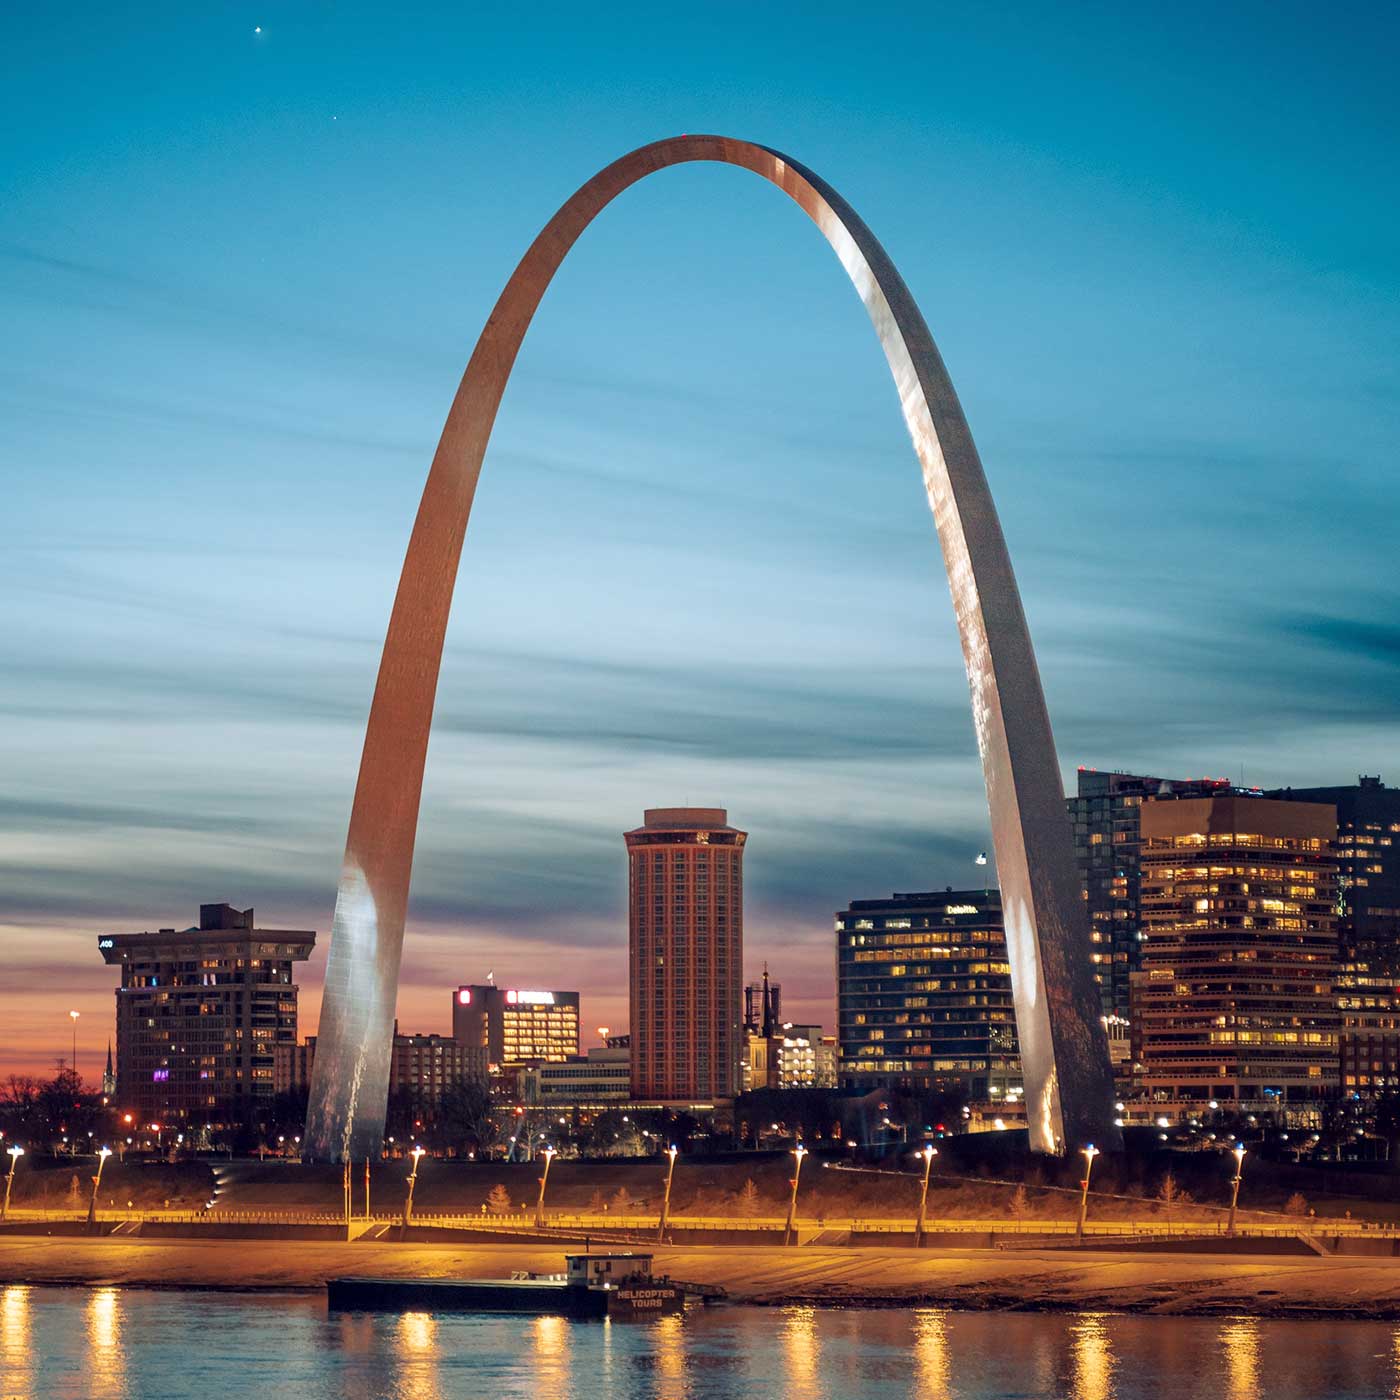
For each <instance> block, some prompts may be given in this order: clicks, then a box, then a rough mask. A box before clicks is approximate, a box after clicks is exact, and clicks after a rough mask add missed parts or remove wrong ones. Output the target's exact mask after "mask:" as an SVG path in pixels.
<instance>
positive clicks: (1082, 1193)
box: [1074, 1142, 1099, 1244]
mask: <svg viewBox="0 0 1400 1400" xmlns="http://www.w3.org/2000/svg"><path fill="white" fill-rule="evenodd" d="M1098 1155H1099V1149H1098V1148H1097V1147H1095V1146H1094V1144H1093V1143H1092V1142H1091V1143H1090V1144H1089V1145H1088V1147H1086V1148H1085V1149H1084V1180H1083V1181H1081V1182H1080V1183H1079V1228H1078V1229H1077V1230H1076V1231H1075V1232H1074V1238H1075V1241H1076V1242H1077V1243H1078V1244H1083V1243H1084V1222H1085V1220H1086V1219H1087V1218H1088V1215H1089V1175H1090V1173H1091V1172H1092V1171H1093V1170H1094V1158H1095V1157H1097V1156H1098Z"/></svg>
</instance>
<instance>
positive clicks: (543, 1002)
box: [506, 991, 554, 1006]
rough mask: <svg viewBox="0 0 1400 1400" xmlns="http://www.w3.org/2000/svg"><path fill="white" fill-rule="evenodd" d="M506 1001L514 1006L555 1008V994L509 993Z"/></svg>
mask: <svg viewBox="0 0 1400 1400" xmlns="http://www.w3.org/2000/svg"><path fill="white" fill-rule="evenodd" d="M506 1000H507V1001H508V1002H509V1003H510V1004H511V1005H512V1006H553V1005H554V993H553V992H514V991H511V992H507V993H506Z"/></svg>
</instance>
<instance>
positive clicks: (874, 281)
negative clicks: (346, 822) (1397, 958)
mask: <svg viewBox="0 0 1400 1400" xmlns="http://www.w3.org/2000/svg"><path fill="white" fill-rule="evenodd" d="M690 161H716V162H719V163H722V164H726V165H734V166H739V167H741V168H743V169H746V170H751V171H753V173H754V174H756V175H760V176H762V177H763V178H764V179H766V180H768V181H769V182H770V183H772V184H774V185H777V186H778V188H779V189H781V190H782V191H783V193H784V194H786V195H787V196H788V197H789V198H790V199H792V200H793V201H794V202H795V203H796V204H798V205H799V206H800V207H801V208H802V209H803V211H804V212H805V213H806V214H807V215H808V217H809V218H811V219H812V221H813V222H814V223H815V224H816V225H817V227H818V228H819V229H821V231H822V233H823V234H824V235H825V237H826V239H827V241H828V242H829V243H830V244H831V246H832V248H833V250H834V251H835V253H836V255H837V257H838V258H839V259H840V261H841V264H842V266H843V267H844V268H845V270H846V272H847V274H848V276H849V277H850V279H851V281H852V283H853V284H854V285H855V288H856V290H857V292H858V293H859V294H860V297H861V300H862V301H863V302H864V303H865V307H866V310H867V311H868V312H869V315H870V319H871V322H872V323H873V325H874V327H875V331H876V334H877V335H878V336H879V339H880V343H881V346H882V347H883V349H884V351H885V357H886V359H887V361H888V362H889V366H890V370H891V373H892V374H893V376H894V380H895V386H896V388H897V390H898V392H899V400H900V406H901V409H902V410H903V413H904V419H905V422H906V424H907V425H908V428H909V431H910V435H911V437H912V439H913V443H914V451H915V454H916V455H917V457H918V459H919V462H920V465H921V466H922V468H923V475H924V485H925V488H926V490H927V492H928V498H929V504H930V506H931V508H932V510H933V515H934V520H935V523H936V526H937V529H938V536H939V541H940V544H941V546H942V550H943V557H944V563H945V566H946V568H947V573H948V582H949V587H950V589H951V592H952V596H953V606H954V612H955V615H956V618H957V623H958V634H959V637H960V639H961V642H962V648H963V659H964V661H965V663H966V666H967V673H968V681H969V685H970V687H971V695H972V715H973V724H974V728H975V730H976V734H977V745H978V750H979V753H980V755H981V758H982V768H983V775H984V777H985V779H986V786H987V802H988V807H989V810H990V814H991V824H992V841H993V846H994V849H995V851H996V857H997V872H998V877H999V880H1000V883H1001V889H1002V907H1003V917H1004V921H1005V925H1006V940H1007V951H1008V957H1009V961H1010V966H1011V979H1012V989H1013V996H1014V1001H1015V1008H1016V1026H1017V1032H1018V1038H1019V1042H1020V1047H1021V1058H1022V1070H1023V1077H1024V1081H1025V1089H1026V1092H1025V1101H1026V1111H1027V1116H1028V1120H1029V1124H1030V1138H1031V1145H1032V1147H1033V1148H1035V1149H1037V1150H1040V1151H1046V1152H1062V1151H1064V1150H1066V1148H1067V1147H1070V1146H1078V1145H1081V1144H1083V1143H1085V1142H1088V1141H1090V1140H1094V1141H1096V1142H1097V1143H1098V1144H1099V1145H1100V1146H1103V1147H1111V1146H1113V1145H1115V1144H1116V1142H1117V1140H1118V1132H1117V1129H1116V1127H1115V1126H1114V1124H1113V1119H1112V1098H1113V1090H1112V1079H1111V1075H1110V1072H1109V1066H1108V1051H1107V1042H1106V1039H1105V1036H1104V1031H1103V1027H1102V1025H1101V1022H1100V1019H1099V999H1098V991H1097V987H1096V984H1095V981H1094V977H1093V970H1092V964H1091V960H1090V945H1089V937H1088V930H1087V926H1086V921H1085V918H1084V912H1083V906H1082V901H1081V897H1080V890H1079V883H1078V877H1077V874H1076V871H1075V865H1074V852H1073V847H1072V843H1071V837H1070V830H1069V821H1068V817H1067V814H1066V812H1065V807H1064V792H1063V788H1062V785H1061V779H1060V772H1059V765H1058V761H1057V759H1056V755H1055V744H1054V738H1053V736H1052V734H1051V730H1050V721H1049V716H1048V714H1047V712H1046V707H1045V700H1044V695H1043V693H1042V690H1041V685H1040V677H1039V673H1038V671H1037V669H1036V663H1035V655H1034V652H1033V651H1032V649H1031V642H1030V636H1029V633H1028V631H1027V628H1026V621H1025V616H1024V613H1023V612H1022V609H1021V600H1020V595H1019V593H1018V591H1017V588H1016V581H1015V576H1014V575H1013V573H1012V570H1011V562H1010V558H1009V557H1008V555H1007V551H1006V543H1005V540H1004V539H1003V537H1002V533H1001V526H1000V523H999V521H998V520H997V515H996V510H995V507H994V506H993V504H992V498H991V494H990V492H989V491H988V488H987V483H986V479H985V477H984V475H983V471H982V465H981V461H980V459H979V458H978V455H977V449H976V447H975V446H974V444H973V441H972V435H971V433H970V432H969V430H968V427H967V422H966V420H965V418H964V417H963V412H962V408H961V406H960V404H959V403H958V398H957V395H956V393H955V392H954V390H953V386H952V382H951V381H950V379H949V378H948V374H947V371H946V369H945V368H944V366H943V361H942V359H941V358H940V356H939V354H938V350H937V348H936V346H935V345H934V343H933V338H932V336H931V335H930V334H929V331H928V327H927V326H926V325H925V323H924V319H923V317H922V315H921V314H920V312H919V309H918V307H917V306H916V305H915V303H914V300H913V298H912V297H911V296H910V294H909V290H908V288H907V287H906V286H905V285H904V282H903V279H902V278H901V277H900V276H899V273H898V272H897V271H896V270H895V267H894V264H893V263H891V262H890V260H889V258H888V257H887V256H886V254H885V251H884V249H883V248H881V246H880V244H879V242H878V241H877V240H876V239H875V237H874V235H873V234H872V233H871V232H870V230H869V229H868V228H867V227H866V226H865V224H864V223H863V222H862V221H861V219H860V218H859V217H858V216H857V215H856V213H855V211H854V210H853V209H852V208H851V207H850V205H848V204H847V203H846V202H845V200H843V199H842V198H841V197H840V195H838V194H837V193H836V191H835V190H833V189H832V188H831V187H830V186H829V185H827V184H826V183H825V182H824V181H823V180H821V179H820V178H819V177H818V176H816V175H814V174H813V173H812V172H811V171H809V170H807V169H806V168H805V167H803V166H801V165H799V164H798V163H797V162H795V161H793V160H790V159H789V158H788V157H786V156H784V155H782V154H780V153H779V152H777V151H773V150H770V149H769V148H767V147H765V146H759V145H755V144H753V143H751V142H747V141H736V140H732V139H730V138H727V137H720V136H681V137H673V138H670V139H668V140H665V141H658V142H655V143H653V144H652V145H649V146H643V147H641V148H640V149H639V150H636V151H633V152H632V153H631V154H630V155H626V156H623V157H622V159H620V160H618V161H615V162H614V163H613V164H611V165H609V166H607V167H606V168H605V169H604V170H602V171H600V172H599V173H598V174H597V175H595V176H594V177H593V178H592V179H591V180H589V181H588V182H587V183H586V184H585V185H583V186H582V187H581V188H580V189H579V190H578V191H577V193H575V194H574V195H573V197H572V198H571V199H569V200H568V201H567V202H566V203H565V204H564V205H563V206H562V207H561V208H560V210H559V212H558V213H557V214H555V216H554V217H553V218H552V219H551V220H550V221H549V223H548V224H546V226H545V228H544V229H543V231H542V232H541V233H540V234H539V236H538V237H537V238H536V239H535V241H534V242H533V243H532V244H531V245H530V248H529V250H528V251H527V252H526V254H525V256H524V257H523V258H522V259H521V261H520V263H519V265H518V266H517V267H516V269H515V271H514V273H513V274H512V275H511V278H510V280H509V282H507V284H506V287H505V290H504V291H503V292H502V293H501V295H500V298H499V299H498V300H497V302H496V305H495V307H494V309H493V310H492V312H491V315H490V316H489V317H488V319H487V322H486V326H485V328H484V329H483V331H482V333H481V337H480V339H479V340H478V341H477V345H476V349H475V350H474V351H473V353H472V357H471V360H470V362H469V363H468V365H467V369H466V373H465V374H464V375H463V377H462V381H461V384H460V385H459V387H458V389H457V393H456V396H455V398H454V399H453V403H452V408H451V411H450V413H449V414H448V417H447V422H446V424H445V426H444V428H443V432H442V437H441V439H440V440H439V442H438V447H437V451H436V453H435V454H434V457H433V463H432V467H431V469H430V471H429V473H428V480H427V484H426V486H425V487H424V491H423V497H422V501H421V503H420V505H419V508H418V514H417V517H416V519H415V521H414V526H413V533H412V536H411V538H410V540H409V546H408V551H407V554H406V556H405V559H404V566H403V572H402V574H401V576H400V579H399V587H398V592H397V594H396V596H395V599H394V607H393V612H392V614H391V617H390V621H389V628H388V633H387V636H386V639H385V643H384V653H383V658H382V660H381V662H380V668H379V677H378V681H377V683H376V686H375V692H374V701H373V704H372V706H371V709H370V717H369V724H368V726H367V729H366V733H365V745H364V752H363V756H362V758H361V761H360V774H359V780H358V782H357V784H356V789H355V801H354V806H353V808H352V811H351V816H350V831H349V835H348V837H347V839H346V848H345V860H344V863H343V865H342V868H341V876H340V885H339V889H338V892H337V896H336V908H335V919H334V923H333V925H332V930H331V942H330V952H329V956H328V958H327V964H326V983H325V992H324V997H323V1001H322V1009H321V1022H320V1028H319V1034H318V1038H317V1043H316V1057H315V1062H314V1067H313V1072H312V1088H311V1098H310V1104H309V1107H308V1111H307V1123H306V1134H305V1141H306V1143H307V1144H308V1147H309V1151H310V1155H312V1156H314V1157H317V1158H321V1159H325V1160H333V1161H334V1160H341V1159H343V1158H345V1157H347V1156H355V1157H363V1156H373V1155H377V1153H378V1151H379V1149H380V1145H381V1142H382V1138H383V1128H384V1114H385V1107H386V1101H387V1095H388V1081H389V1068H390V1056H391V1049H392V1035H393V1019H394V1003H395V999H396V994H397V988H398V975H399V963H400V958H401V954H402V950H403V928H404V916H405V912H406V909H407V904H408V889H409V881H410V877H411V872H412V865H413V847H414V840H415V837H416V834H417V823H418V808H419V799H420V797H421V793H422V783H423V767H424V762H425V760H426V757H427V747H428V736H429V730H430V727H431V722H432V712H433V703H434V700H435V697H436V691H437V681H438V672H439V668H440V665H441V658H442V645H443V638H444V636H445V634H446V629H447V620H448V614H449V611H450V608H451V602H452V590H453V586H454V583H455V580H456V576H457V566H458V560H459V558H460V555H461V548H462V541H463V538H464V536H465V533H466V527H467V520H468V517H469V515H470V512H471V505H472V498H473V496H474V494H475V490H476V483H477V479H478V477H479V475H480V471H481V463H482V459H483V458H484V456H485V453H486V447H487V443H488V442H489V440H490V435H491V429H492V426H493V425H494V423H495V418H496V412H497V410H498V408H499V406H500V401H501V396H502V394H503V393H504V391H505V386H506V384H507V382H508V380H509V378H510V372H511V369H512V367H513V366H514V363H515V357H516V354H517V353H518V351H519V348H520V344H521V342H522V340H523V339H524V336H525V332H526V330H527V329H528V328H529V325H530V321H531V319H532V318H533V316H534V313H535V309H536V308H537V307H538V305H539V302H540V299H541V297H542V296H543V295H544V292H545V290H546V289H547V288H548V286H549V283H550V281H551V279H552V278H553V276H554V273H555V272H556V271H557V270H558V268H559V265H560V264H561V263H562V262H563V260H564V258H565V256H566V255H567V254H568V252H569V249H570V248H571V247H572V246H573V244H574V242H575V241H576V240H577V239H578V237H579V235H580V234H581V233H582V232H583V230H584V229H585V228H587V227H588V225H589V224H590V223H591V222H592V220H593V219H594V218H595V217H596V216H597V215H598V214H599V213H600V212H601V211H602V210H603V209H604V208H605V207H606V206H607V205H608V204H609V203H610V202H611V201H612V200H613V199H614V198H616V196H617V195H619V194H620V193H622V191H623V190H625V189H627V188H628V187H629V186H631V185H633V184H635V183H636V182H637V181H638V180H640V179H642V178H644V177H645V176H647V175H650V174H652V173H653V172H655V171H657V170H662V169H665V168H667V167H669V166H673V165H681V164H685V163H687V162H690Z"/></svg>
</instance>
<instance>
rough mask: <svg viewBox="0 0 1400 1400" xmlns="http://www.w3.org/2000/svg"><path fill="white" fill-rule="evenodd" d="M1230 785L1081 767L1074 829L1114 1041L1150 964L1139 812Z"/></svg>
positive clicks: (1072, 809)
mask: <svg viewBox="0 0 1400 1400" xmlns="http://www.w3.org/2000/svg"><path fill="white" fill-rule="evenodd" d="M1229 790H1230V783H1229V780H1228V779H1226V778H1190V779H1182V778H1151V777H1147V776H1145V775H1143V774H1140V773H1105V772H1100V771H1099V770H1098V769H1097V768H1081V769H1080V770H1079V790H1078V792H1077V793H1076V794H1075V795H1074V796H1073V797H1068V798H1066V799H1065V806H1066V807H1067V808H1068V809H1069V816H1070V821H1071V822H1072V823H1073V826H1074V855H1075V861H1076V863H1077V865H1078V866H1079V878H1080V881H1081V883H1082V884H1083V887H1084V897H1085V901H1086V908H1087V910H1088V915H1089V937H1090V940H1091V941H1092V943H1093V952H1092V954H1091V956H1092V957H1093V959H1094V977H1095V979H1096V980H1097V982H1098V984H1099V991H1100V995H1101V998H1102V1005H1103V1014H1104V1015H1105V1016H1106V1017H1109V1018H1110V1021H1109V1032H1110V1039H1112V1038H1113V1032H1114V1030H1115V1029H1120V1030H1121V1029H1122V1028H1123V1027H1124V1026H1125V1025H1126V1022H1127V1018H1128V1007H1129V1002H1130V997H1131V991H1130V987H1131V980H1132V975H1133V973H1135V972H1136V971H1137V970H1138V969H1139V968H1140V967H1141V966H1142V919H1141V917H1140V911H1139V903H1138V897H1139V896H1138V891H1139V883H1140V882H1139V878H1138V852H1139V850H1140V848H1141V845H1142V836H1141V832H1140V830H1139V823H1138V814H1139V811H1140V810H1141V807H1142V803H1143V799H1144V798H1149V797H1157V796H1159V795H1167V794H1171V795H1177V796H1182V797H1213V796H1215V795H1216V794H1217V793H1222V792H1228V791H1229Z"/></svg>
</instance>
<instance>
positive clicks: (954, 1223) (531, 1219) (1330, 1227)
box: [6, 1206, 1400, 1239]
mask: <svg viewBox="0 0 1400 1400" xmlns="http://www.w3.org/2000/svg"><path fill="white" fill-rule="evenodd" d="M6 1218H7V1220H9V1221H10V1222H19V1221H42V1222H52V1223H60V1222H66V1221H68V1222H71V1221H85V1220H86V1219H87V1218H88V1213H87V1209H86V1207H83V1208H81V1209H73V1208H71V1207H62V1208H45V1207H35V1206H11V1207H10V1210H9V1213H8V1216H7V1217H6ZM97 1219H98V1221H99V1222H100V1223H108V1224H110V1223H113V1222H124V1223H146V1222H150V1223H153V1224H159V1223H170V1224H184V1225H322V1226H336V1227H344V1226H346V1225H347V1224H348V1225H350V1226H352V1227H354V1226H364V1225H399V1224H402V1222H403V1211H402V1209H400V1208H395V1209H392V1210H375V1211H373V1212H372V1213H371V1214H370V1215H368V1216H366V1215H365V1214H364V1213H363V1212H357V1213H354V1214H352V1215H351V1216H350V1217H349V1219H348V1220H347V1218H346V1216H345V1214H344V1212H343V1211H327V1210H321V1209H313V1208H294V1207H293V1208H282V1209H236V1208H232V1207H230V1208H223V1209H218V1208H216V1209H212V1210H198V1209H195V1210H191V1209H173V1210H172V1209H168V1208H164V1207H140V1206H133V1207H129V1208H128V1207H114V1206H99V1207H98V1210H97ZM412 1223H413V1224H414V1225H415V1226H428V1227H438V1228H444V1229H465V1230H477V1231H489V1232H491V1233H493V1234H519V1233H522V1232H524V1233H556V1234H562V1233H575V1234H589V1235H595V1236H599V1237H601V1236H603V1235H606V1234H612V1233H617V1234H644V1235H647V1236H649V1237H651V1238H654V1237H655V1235H656V1231H657V1227H658V1219H657V1216H656V1215H655V1214H646V1215H637V1214H631V1213H628V1214H625V1215H623V1214H616V1215H614V1214H611V1213H609V1214H606V1215H586V1214H575V1213H569V1214H565V1213H563V1212H554V1211H546V1213H545V1216H544V1223H543V1225H540V1224H537V1223H536V1216H535V1212H534V1211H533V1210H523V1211H510V1212H503V1213H500V1214H486V1215H482V1214H480V1213H479V1212H469V1211H424V1210H418V1209H415V1210H414V1212H413V1222H412ZM794 1223H795V1227H796V1228H797V1229H798V1230H799V1231H801V1232H802V1233H804V1234H807V1233H812V1232H815V1231H819V1230H834V1231H851V1232H852V1233H856V1234H867V1235H872V1234H873V1235H879V1234H888V1235H910V1234H912V1233H913V1231H914V1221H913V1219H912V1218H911V1217H909V1216H896V1217H890V1216H870V1217H866V1216H828V1215H822V1216H798V1217H797V1219H796V1221H795V1222H794ZM785 1225H786V1217H785V1216H782V1215H756V1216H750V1217H736V1216H701V1215H678V1214H674V1213H673V1214H672V1215H671V1216H670V1218H669V1219H668V1221H667V1228H668V1231H686V1232H691V1233H709V1234H732V1233H736V1232H743V1231H748V1230H764V1231H770V1232H776V1231H780V1230H782V1229H783V1228H784V1226H785ZM1077 1229H1078V1227H1077V1225H1076V1223H1075V1222H1074V1221H1072V1220H1034V1219H1023V1220H1020V1221H1014V1220H1011V1221H1008V1220H1006V1219H1005V1218H997V1219H987V1220H963V1219H943V1218H935V1217H930V1218H929V1219H927V1220H926V1221H925V1222H924V1232H925V1233H926V1234H945V1233H946V1234H994V1235H998V1236H1002V1237H1011V1238H1015V1237H1019V1236H1027V1237H1036V1236H1048V1235H1053V1236H1057V1237H1058V1236H1072V1235H1075V1234H1076V1233H1077ZM1228 1233H1229V1232H1228V1230H1227V1228H1226V1225H1225V1223H1224V1222H1223V1221H1216V1220H1192V1219H1189V1218H1188V1219H1182V1220H1174V1221H1172V1222H1171V1224H1170V1225H1168V1224H1167V1222H1166V1221H1164V1220H1099V1221H1094V1220H1090V1221H1088V1222H1087V1223H1086V1224H1085V1226H1084V1234H1085V1235H1086V1236H1092V1237H1096V1238H1103V1237H1116V1238H1144V1237H1150V1238H1154V1239H1157V1238H1161V1239H1168V1238H1172V1237H1175V1236H1181V1237H1183V1238H1185V1237H1191V1238H1200V1237H1202V1236H1209V1237H1215V1236H1220V1237H1222V1238H1224V1237H1227V1236H1228ZM1303 1234H1308V1235H1324V1236H1334V1235H1344V1236H1366V1237H1368V1238H1379V1239H1396V1238H1400V1226H1396V1225H1391V1224H1382V1223H1379V1222H1374V1221H1366V1220H1345V1219H1334V1218H1331V1217H1319V1216H1309V1217H1306V1218H1303V1217H1300V1218H1299V1219H1298V1220H1297V1221H1296V1222H1295V1223H1287V1222H1284V1221H1278V1222H1268V1223H1262V1222H1254V1221H1246V1220H1241V1221H1239V1223H1238V1225H1237V1227H1236V1229H1235V1237H1236V1238H1250V1237H1256V1238H1277V1237H1280V1236H1296V1235H1303Z"/></svg>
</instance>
